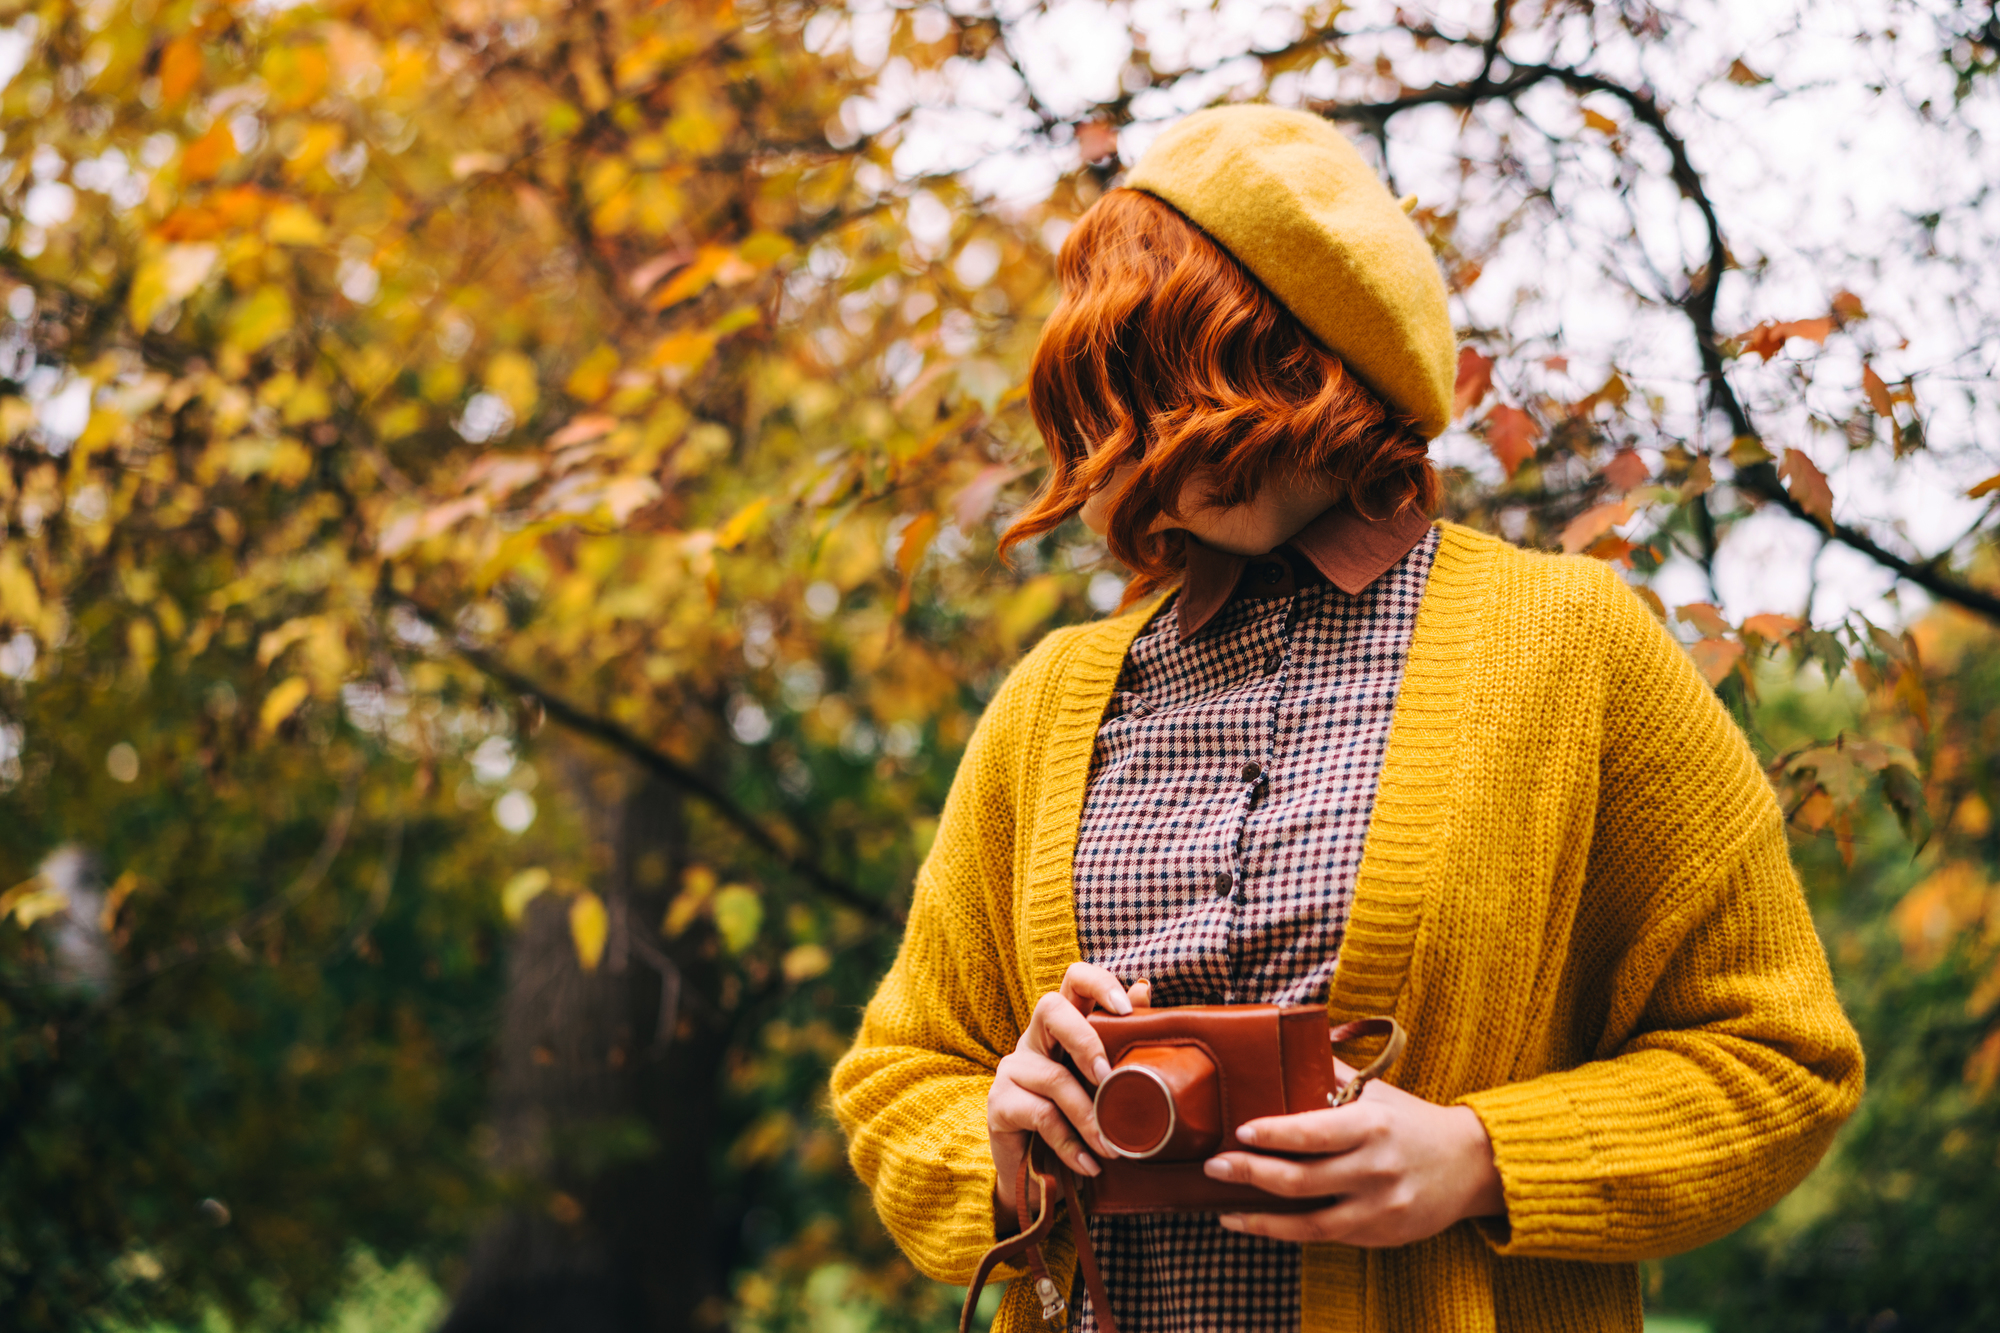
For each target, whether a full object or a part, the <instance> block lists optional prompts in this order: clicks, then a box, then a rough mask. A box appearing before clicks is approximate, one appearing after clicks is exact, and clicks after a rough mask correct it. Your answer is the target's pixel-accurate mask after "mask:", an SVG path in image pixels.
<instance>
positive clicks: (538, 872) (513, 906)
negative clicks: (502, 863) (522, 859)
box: [500, 866, 554, 922]
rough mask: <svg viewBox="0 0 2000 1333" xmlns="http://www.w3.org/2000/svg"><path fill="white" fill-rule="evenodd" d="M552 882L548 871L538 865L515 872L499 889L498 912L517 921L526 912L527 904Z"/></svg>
mask: <svg viewBox="0 0 2000 1333" xmlns="http://www.w3.org/2000/svg"><path fill="white" fill-rule="evenodd" d="M553 882H554V881H553V879H552V878H551V876H550V875H549V872H548V871H546V870H544V869H543V868H542V867H540V866H529V867H528V868H527V869H526V870H522V871H518V872H516V873H515V874H514V876H513V877H512V878H511V879H509V880H508V881H507V883H506V885H505V886H504V887H502V888H501V890H500V914H501V915H502V916H504V917H506V918H507V919H508V920H509V921H513V922H519V921H520V919H521V918H522V917H523V916H524V915H526V914H527V911H528V904H529V903H531V902H533V901H534V900H535V899H536V898H537V897H538V896H540V894H541V893H542V891H543V890H545V889H547V888H548V887H549V885H550V884H551V883H553Z"/></svg>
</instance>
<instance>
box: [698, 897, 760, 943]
mask: <svg viewBox="0 0 2000 1333" xmlns="http://www.w3.org/2000/svg"><path fill="white" fill-rule="evenodd" d="M711 910H712V911H713V913H714V915H715V929H716V933H717V934H719V935H721V936H722V944H723V947H724V948H726V949H728V950H729V952H731V953H742V952H743V951H744V950H745V949H747V948H749V947H750V946H751V945H752V944H754V943H756V941H757V932H758V931H759V930H761V929H763V927H764V900H763V899H761V898H759V897H758V896H757V890H755V889H753V888H751V887H750V886H749V885H748V884H729V885H725V886H724V887H723V888H722V889H721V890H720V891H719V892H718V893H717V894H716V895H715V906H714V907H713V908H712V909H711Z"/></svg>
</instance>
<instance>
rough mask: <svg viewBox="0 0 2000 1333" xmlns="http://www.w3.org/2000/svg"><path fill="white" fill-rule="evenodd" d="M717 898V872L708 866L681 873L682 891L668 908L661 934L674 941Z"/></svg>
mask: <svg viewBox="0 0 2000 1333" xmlns="http://www.w3.org/2000/svg"><path fill="white" fill-rule="evenodd" d="M714 896H715V872H714V871H713V870H710V869H709V868H708V867H707V866H689V867H688V868H687V869H686V870H684V871H682V872H681V891H680V892H679V893H677V894H675V895H674V900H673V902H672V903H671V904H669V905H668V907H667V915H666V919H665V920H664V921H662V922H661V923H660V933H661V934H663V935H665V936H666V937H667V938H668V939H670V940H671V939H674V938H676V937H678V936H679V935H680V933H681V932H682V931H684V930H686V929H687V928H688V927H689V926H690V925H692V924H694V919H695V918H696V917H697V916H699V915H701V910H702V909H703V908H704V907H707V906H708V900H709V899H710V898H712V897H714Z"/></svg>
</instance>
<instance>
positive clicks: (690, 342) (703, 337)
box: [650, 329, 716, 374]
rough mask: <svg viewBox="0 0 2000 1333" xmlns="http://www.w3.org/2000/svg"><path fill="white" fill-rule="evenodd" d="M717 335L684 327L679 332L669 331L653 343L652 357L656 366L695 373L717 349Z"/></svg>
mask: <svg viewBox="0 0 2000 1333" xmlns="http://www.w3.org/2000/svg"><path fill="white" fill-rule="evenodd" d="M715 341H716V335H715V334H714V333H713V332H701V333H697V332H694V331H692V330H688V329H683V330H681V331H680V332H679V333H669V334H668V335H667V336H666V337H664V338H662V339H660V340H659V341H658V342H657V343H655V344H653V354H652V356H651V358H650V360H651V362H652V364H653V365H655V366H659V367H662V368H666V367H672V368H673V369H676V370H681V371H685V372H688V373H690V374H691V373H693V372H694V371H697V370H699V369H701V367H702V365H703V363H704V362H706V361H707V360H708V358H709V356H710V355H711V354H712V353H714V351H715Z"/></svg>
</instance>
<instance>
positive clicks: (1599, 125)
mask: <svg viewBox="0 0 2000 1333" xmlns="http://www.w3.org/2000/svg"><path fill="white" fill-rule="evenodd" d="M1583 123H1584V124H1585V125H1588V126H1589V127H1590V128H1591V129H1593V130H1596V131H1597V132H1598V133H1599V134H1603V135H1607V136H1608V135H1613V134H1616V133H1618V122H1617V121H1615V120H1613V119H1612V118H1611V117H1609V116H1607V115H1605V114H1604V113H1603V112H1601V111H1592V110H1591V109H1590V108H1589V107H1585V108H1584V109H1583Z"/></svg>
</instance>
